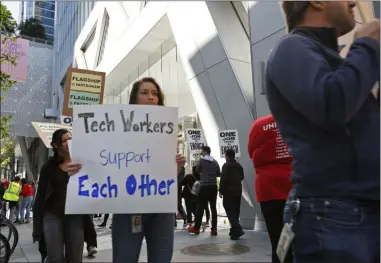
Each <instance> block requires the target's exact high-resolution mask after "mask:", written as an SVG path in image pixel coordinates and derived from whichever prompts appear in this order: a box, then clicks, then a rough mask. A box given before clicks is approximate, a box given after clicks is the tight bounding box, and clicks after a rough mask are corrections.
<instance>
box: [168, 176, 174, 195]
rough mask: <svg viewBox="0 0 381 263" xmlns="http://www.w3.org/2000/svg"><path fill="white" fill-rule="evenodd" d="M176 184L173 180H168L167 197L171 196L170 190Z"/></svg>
mask: <svg viewBox="0 0 381 263" xmlns="http://www.w3.org/2000/svg"><path fill="white" fill-rule="evenodd" d="M174 183H175V180H173V179H171V180H167V195H169V189H170V187H171V185H172V184H174Z"/></svg>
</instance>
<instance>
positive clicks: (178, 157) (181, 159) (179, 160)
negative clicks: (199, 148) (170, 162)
mask: <svg viewBox="0 0 381 263" xmlns="http://www.w3.org/2000/svg"><path fill="white" fill-rule="evenodd" d="M176 163H177V174H179V172H180V170H181V168H182V167H183V166H184V165H185V156H184V155H182V154H176Z"/></svg>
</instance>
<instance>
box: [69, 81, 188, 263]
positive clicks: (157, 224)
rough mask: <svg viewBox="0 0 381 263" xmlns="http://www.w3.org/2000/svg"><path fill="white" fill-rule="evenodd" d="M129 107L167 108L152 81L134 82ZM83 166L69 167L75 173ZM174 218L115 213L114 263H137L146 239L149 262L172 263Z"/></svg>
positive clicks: (179, 163)
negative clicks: (153, 106)
mask: <svg viewBox="0 0 381 263" xmlns="http://www.w3.org/2000/svg"><path fill="white" fill-rule="evenodd" d="M130 104H140V105H157V106H164V94H163V92H162V90H161V88H160V86H159V85H158V84H157V82H156V81H155V80H154V79H153V78H143V79H141V80H139V81H137V82H135V83H134V85H133V87H132V90H131V96H130ZM176 162H177V166H178V169H177V173H179V172H180V170H181V168H182V167H183V166H184V164H185V158H184V156H183V155H180V154H178V155H177V156H176ZM80 169H81V165H80V164H74V163H71V164H68V165H67V171H68V172H69V173H70V174H75V173H77V172H78V171H79V170H80ZM174 225H175V217H174V216H173V213H171V214H143V215H131V214H114V216H113V221H112V246H113V260H112V261H113V263H137V262H138V261H139V255H140V249H141V245H142V242H143V238H144V237H145V239H146V241H147V253H148V262H149V263H170V262H171V259H172V253H173V243H174V231H173V226H174Z"/></svg>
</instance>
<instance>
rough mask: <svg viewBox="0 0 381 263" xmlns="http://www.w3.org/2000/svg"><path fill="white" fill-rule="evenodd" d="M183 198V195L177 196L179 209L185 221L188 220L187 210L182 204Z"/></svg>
mask: <svg viewBox="0 0 381 263" xmlns="http://www.w3.org/2000/svg"><path fill="white" fill-rule="evenodd" d="M182 199H183V198H182V197H181V195H180V196H178V197H177V211H178V212H179V213H180V215H181V217H182V218H183V220H184V222H187V213H185V210H184V207H183V204H182ZM175 220H176V214H175Z"/></svg>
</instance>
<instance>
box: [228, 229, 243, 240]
mask: <svg viewBox="0 0 381 263" xmlns="http://www.w3.org/2000/svg"><path fill="white" fill-rule="evenodd" d="M244 234H245V232H243V231H242V230H241V232H239V233H238V234H236V233H231V234H229V236H230V239H231V240H238V239H239V238H240V237H241V236H243V235H244Z"/></svg>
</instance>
